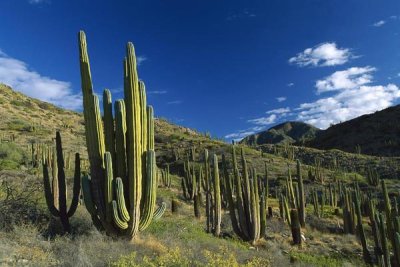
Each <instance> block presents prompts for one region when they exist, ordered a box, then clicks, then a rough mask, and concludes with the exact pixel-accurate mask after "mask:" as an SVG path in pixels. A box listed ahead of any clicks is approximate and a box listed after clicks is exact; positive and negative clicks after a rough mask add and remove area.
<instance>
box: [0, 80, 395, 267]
mask: <svg viewBox="0 0 400 267" xmlns="http://www.w3.org/2000/svg"><path fill="white" fill-rule="evenodd" d="M0 102H1V106H0V107H1V108H0V122H1V127H0V134H1V137H2V138H1V144H0V150H1V151H0V210H1V211H2V213H0V247H1V250H0V265H2V266H3V265H5V266H9V265H10V266H20V265H27V266H288V265H289V264H290V263H292V264H293V265H294V266H343V265H346V266H363V265H364V263H363V262H362V259H361V254H360V252H361V245H360V244H359V242H358V241H357V238H356V236H354V235H343V234H340V233H341V232H342V225H341V221H342V214H341V213H338V214H335V213H334V211H333V208H332V207H330V206H325V213H326V215H325V216H324V217H321V218H320V217H317V216H316V215H315V214H314V213H313V208H312V206H313V205H311V204H310V205H308V206H307V226H306V228H304V229H302V234H303V235H304V238H305V241H304V243H303V245H302V246H301V247H298V246H293V245H292V243H291V242H292V241H291V238H290V235H291V231H290V228H289V226H288V224H287V223H286V222H285V221H284V220H283V219H282V218H281V217H280V213H279V212H280V210H279V200H278V198H277V196H278V195H279V194H280V192H281V191H282V190H283V188H284V187H285V184H286V182H287V180H286V177H287V171H288V168H289V169H290V170H291V172H292V173H295V172H296V162H295V161H294V160H293V159H290V158H288V157H287V155H286V154H285V153H283V152H282V153H275V150H276V149H280V148H283V147H285V146H276V147H277V148H276V149H274V146H272V145H271V146H272V147H267V146H263V147H262V149H263V151H264V152H266V153H264V152H260V151H257V150H255V149H253V148H250V147H247V146H244V145H243V146H242V145H241V147H243V151H244V154H245V156H246V161H247V162H248V163H249V166H250V167H252V168H254V169H255V171H256V172H258V173H259V174H262V173H265V169H264V166H265V164H266V163H267V164H268V171H269V174H268V175H269V177H270V178H269V185H270V189H269V197H268V199H269V200H268V201H269V202H268V203H269V204H268V205H269V206H270V207H271V208H272V212H273V216H272V217H271V218H268V222H267V226H266V228H267V236H266V237H265V238H263V239H260V240H259V241H258V243H257V244H250V243H248V242H244V241H242V240H240V239H239V238H238V237H237V236H235V234H234V232H233V229H232V226H231V222H230V216H229V212H228V210H226V209H225V210H223V212H222V225H223V235H222V237H221V238H217V237H214V236H213V235H212V234H210V233H206V231H205V225H206V220H205V218H204V217H205V216H204V215H205V205H204V204H202V205H201V214H202V217H201V218H200V219H197V218H195V217H194V215H193V201H190V200H186V199H185V198H184V197H183V196H182V189H181V181H182V176H183V171H182V170H183V166H184V161H186V160H187V158H188V156H187V155H188V152H189V150H190V148H194V149H195V155H194V158H195V164H197V166H198V165H200V164H203V151H204V149H205V148H207V149H208V150H209V151H210V154H211V155H212V154H214V153H215V154H217V155H218V156H220V155H222V154H225V155H226V159H227V161H228V165H229V167H232V166H231V160H232V157H231V154H230V151H231V146H230V145H229V144H227V143H225V142H221V141H218V140H213V139H210V138H208V137H207V136H204V135H202V134H199V133H197V132H196V131H195V130H192V129H188V128H185V127H182V126H178V125H174V124H172V123H169V122H168V121H166V120H164V119H158V120H156V121H155V132H156V136H155V142H156V154H157V166H158V168H160V169H163V168H164V167H165V166H166V164H167V163H168V164H169V166H170V171H171V176H172V186H171V188H167V187H164V186H162V185H159V188H158V190H157V203H158V204H160V203H162V202H165V203H166V204H167V210H166V212H165V214H164V215H163V216H162V217H161V219H160V220H158V221H154V222H152V223H151V225H150V226H149V228H148V229H146V230H145V231H144V232H141V233H139V235H138V236H137V237H136V238H135V239H134V240H133V241H126V240H123V239H122V240H116V239H113V238H111V237H107V236H105V235H103V234H101V233H99V232H98V231H97V230H96V229H95V228H94V226H93V224H92V222H91V219H90V216H89V214H88V212H87V211H86V208H85V207H84V206H83V205H79V206H78V209H77V212H76V214H75V215H74V216H73V217H72V218H71V227H72V229H73V231H72V233H71V234H70V235H64V236H62V235H61V233H62V232H61V231H60V225H59V220H58V219H55V218H54V217H52V216H50V214H49V212H48V210H47V207H46V204H45V201H44V197H43V186H42V184H43V182H42V173H41V168H40V167H39V168H33V167H31V166H30V165H29V157H30V154H29V152H30V151H29V144H30V143H31V142H37V143H47V144H50V145H51V144H52V143H53V138H54V135H55V134H54V133H55V131H56V130H60V131H61V133H62V136H63V144H65V146H64V149H65V150H66V151H71V152H75V151H80V152H81V153H82V156H83V157H84V158H85V157H86V149H85V137H84V122H83V118H82V114H80V113H77V112H72V111H66V110H62V109H60V108H57V107H55V106H53V105H51V104H48V103H45V102H42V101H39V100H35V99H31V98H29V97H26V96H24V95H22V94H19V93H17V92H15V91H13V90H12V89H11V88H9V87H7V86H4V85H0ZM286 132H287V133H290V135H291V136H294V137H295V136H298V135H296V134H294V132H295V131H290V130H286ZM288 135H289V134H288ZM303 136H304V135H303ZM10 149H13V151H10ZM16 152H18V153H20V154H21V155H23V157H24V159H22V160H21V158H19V157H15V154H16ZM294 153H295V155H296V156H298V157H299V158H300V159H301V161H302V162H303V164H302V169H301V170H302V172H303V173H304V174H306V173H307V171H308V170H309V169H310V168H312V166H311V165H312V164H313V162H314V159H315V157H319V158H321V160H322V167H323V168H322V172H323V175H324V181H323V182H318V181H311V180H310V179H308V178H307V177H306V176H307V175H304V176H305V177H304V179H305V181H304V184H305V192H306V193H307V194H309V193H310V192H312V191H313V190H320V191H321V192H322V190H324V189H325V190H326V188H327V187H326V185H327V184H330V183H333V182H334V181H338V180H340V181H342V182H344V183H351V182H353V181H357V182H358V183H359V184H360V187H361V186H362V187H363V188H366V187H368V184H367V182H366V179H365V178H364V177H363V176H362V175H360V174H357V173H356V172H358V171H360V170H361V171H363V168H364V166H367V165H369V164H377V166H379V168H381V169H382V173H384V174H386V173H387V172H388V171H390V172H392V173H398V167H397V166H399V165H398V164H397V163H396V162H393V164H392V165H390V164H389V162H387V161H385V159H380V158H378V157H372V156H362V155H357V154H345V153H343V152H340V151H336V152H335V153H332V152H331V151H321V150H316V149H308V150H306V151H304V150H300V149H297V148H294ZM333 157H335V158H337V159H338V163H339V165H341V167H340V168H331V167H330V163H331V161H332V159H333ZM8 160H12V161H18V162H17V163H18V164H19V165H10V164H3V163H4V162H6V161H8ZM385 164H387V165H388V166H389V167H390V168H391V169H388V167H385V166H386V165H385ZM382 165H385V166H382ZM239 168H241V167H240V166H239ZM393 168H395V169H393ZM396 168H397V169H396ZM67 174H68V177H71V176H72V170H67ZM222 177H223V175H221V179H222ZM388 186H389V189H390V191H393V192H394V191H396V190H398V186H397V185H396V184H395V183H394V182H392V181H388ZM69 187H71V181H69ZM69 190H70V188H69ZM10 192H11V193H10ZM69 192H70V191H69ZM172 198H174V199H176V200H178V202H179V203H180V208H179V210H178V211H177V212H172V210H171V199H172ZM369 242H372V241H371V239H370V240H369Z"/></svg>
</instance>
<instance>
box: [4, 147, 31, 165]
mask: <svg viewBox="0 0 400 267" xmlns="http://www.w3.org/2000/svg"><path fill="white" fill-rule="evenodd" d="M25 160H26V154H25V152H24V151H23V150H22V149H21V148H19V147H18V146H17V145H16V144H14V143H2V144H0V170H14V169H18V167H19V166H20V165H21V164H23V163H24V162H25Z"/></svg>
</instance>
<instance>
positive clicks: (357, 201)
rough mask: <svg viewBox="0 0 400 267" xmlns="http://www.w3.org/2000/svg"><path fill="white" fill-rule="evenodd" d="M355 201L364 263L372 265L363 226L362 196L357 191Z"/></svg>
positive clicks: (354, 195)
mask: <svg viewBox="0 0 400 267" xmlns="http://www.w3.org/2000/svg"><path fill="white" fill-rule="evenodd" d="M353 199H354V204H355V207H356V212H357V230H358V231H357V233H358V237H359V238H360V240H361V245H362V248H363V257H364V261H365V262H366V263H368V264H369V263H371V256H370V254H369V251H368V246H367V238H366V237H365V231H364V226H363V224H362V215H361V208H360V195H359V193H358V192H357V191H355V192H354V194H353Z"/></svg>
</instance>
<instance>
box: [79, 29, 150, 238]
mask: <svg viewBox="0 0 400 267" xmlns="http://www.w3.org/2000/svg"><path fill="white" fill-rule="evenodd" d="M79 48H80V49H79V52H80V68H81V81H82V93H83V107H84V112H83V113H84V119H85V132H86V144H87V149H88V154H89V162H90V177H91V178H90V179H89V177H84V180H83V182H82V184H83V185H84V186H83V189H84V191H85V192H84V196H85V203H86V206H87V209H88V211H89V213H90V214H91V215H92V219H93V222H94V224H95V225H96V226H97V227H98V228H99V229H104V230H106V232H107V233H108V234H110V235H114V236H126V237H128V238H132V237H134V236H135V235H136V234H137V232H138V231H139V230H143V229H145V228H146V227H147V226H148V225H149V223H150V222H151V220H152V218H153V215H154V209H155V199H156V187H157V178H156V177H157V176H156V165H155V153H154V121H153V109H152V107H151V106H146V92H145V86H144V83H143V82H141V81H139V79H138V75H137V69H136V57H135V51H134V48H133V44H132V43H128V44H127V48H126V53H127V56H126V57H125V59H124V62H123V63H124V64H123V66H124V75H123V76H124V100H118V101H116V103H115V129H114V119H113V118H112V114H111V110H112V106H111V94H110V93H109V91H107V90H105V92H104V97H105V99H104V100H103V103H104V111H105V114H104V130H105V131H103V123H102V120H101V115H100V108H99V100H98V98H97V96H96V95H95V94H94V92H93V86H92V80H91V72H90V64H89V56H88V53H87V45H86V36H85V33H84V32H83V31H81V32H79ZM110 139H115V140H110ZM113 166H114V168H113Z"/></svg>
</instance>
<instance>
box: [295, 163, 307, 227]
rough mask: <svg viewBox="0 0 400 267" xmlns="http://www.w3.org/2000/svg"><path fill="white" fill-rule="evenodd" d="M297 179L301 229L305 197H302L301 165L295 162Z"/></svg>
mask: <svg viewBox="0 0 400 267" xmlns="http://www.w3.org/2000/svg"><path fill="white" fill-rule="evenodd" d="M297 179H298V187H299V200H298V202H299V205H298V207H297V209H298V211H299V214H298V215H299V221H300V225H301V227H303V228H304V227H305V226H306V209H305V206H306V205H305V195H304V186H303V177H302V175H301V164H300V161H299V160H297Z"/></svg>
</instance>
